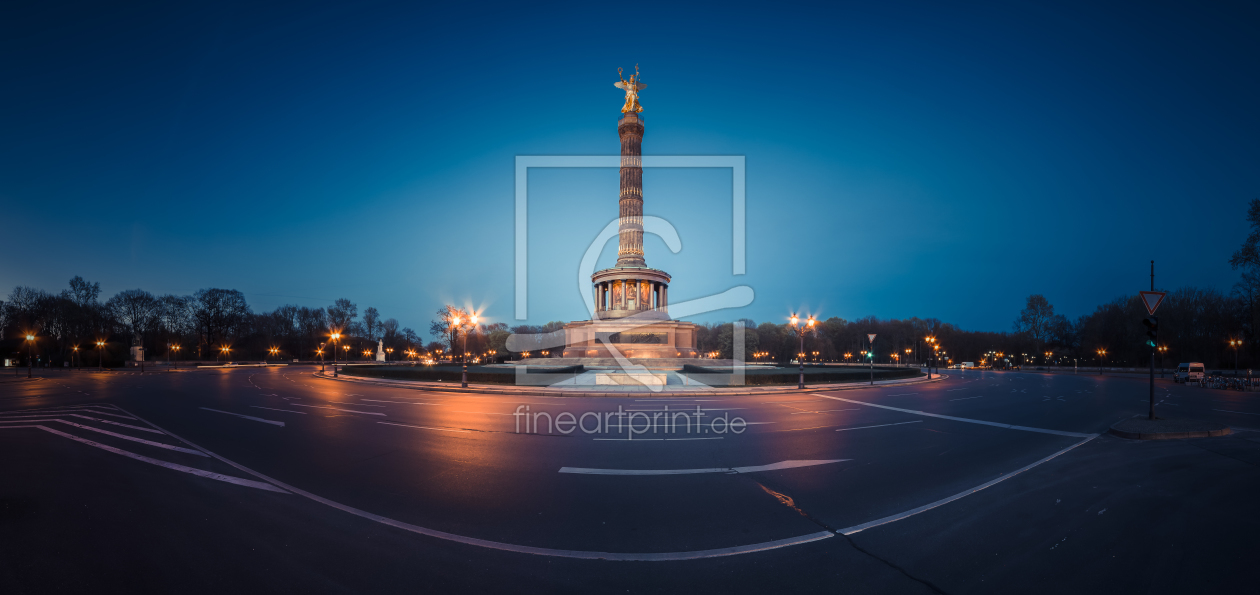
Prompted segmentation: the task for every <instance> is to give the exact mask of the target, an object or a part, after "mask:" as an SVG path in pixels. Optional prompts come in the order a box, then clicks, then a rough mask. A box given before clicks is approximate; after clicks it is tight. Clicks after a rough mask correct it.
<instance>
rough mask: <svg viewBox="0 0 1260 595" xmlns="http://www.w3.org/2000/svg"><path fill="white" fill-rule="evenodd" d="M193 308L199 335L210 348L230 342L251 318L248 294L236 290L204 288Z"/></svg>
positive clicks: (196, 295)
mask: <svg viewBox="0 0 1260 595" xmlns="http://www.w3.org/2000/svg"><path fill="white" fill-rule="evenodd" d="M192 308H193V319H194V320H195V321H196V323H197V332H198V333H199V334H200V335H201V339H202V341H203V342H204V343H205V344H206V345H209V346H213V345H215V344H216V343H228V342H230V340H231V339H232V338H234V337H235V336H236V335H237V334H239V333H240V332H241V331H243V330H244V327H245V325H246V323H247V322H248V319H249V315H250V310H249V304H248V303H247V302H246V301H245V295H244V294H242V293H241V292H239V291H237V290H235V289H200V290H198V291H197V293H194V294H193V299H192Z"/></svg>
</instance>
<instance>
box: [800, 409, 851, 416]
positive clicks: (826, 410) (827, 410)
mask: <svg viewBox="0 0 1260 595" xmlns="http://www.w3.org/2000/svg"><path fill="white" fill-rule="evenodd" d="M833 411H857V409H823V410H822V411H797V412H794V413H789V414H788V415H800V414H802V413H831V412H833Z"/></svg>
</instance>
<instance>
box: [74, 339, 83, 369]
mask: <svg viewBox="0 0 1260 595" xmlns="http://www.w3.org/2000/svg"><path fill="white" fill-rule="evenodd" d="M74 360H75V363H76V364H78V366H79V369H80V370H82V369H83V360H82V359H81V358H80V357H79V346H78V345H75V346H74Z"/></svg>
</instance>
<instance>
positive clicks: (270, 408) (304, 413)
mask: <svg viewBox="0 0 1260 595" xmlns="http://www.w3.org/2000/svg"><path fill="white" fill-rule="evenodd" d="M250 407H253V408H254V409H266V410H268V411H284V412H287V413H297V414H299V415H306V412H305V411H294V410H292V409H276V408H275V407H262V406H260V405H250Z"/></svg>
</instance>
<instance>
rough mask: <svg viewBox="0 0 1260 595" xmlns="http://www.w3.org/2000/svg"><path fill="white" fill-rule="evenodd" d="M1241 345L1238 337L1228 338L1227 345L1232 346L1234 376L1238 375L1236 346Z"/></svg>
mask: <svg viewBox="0 0 1260 595" xmlns="http://www.w3.org/2000/svg"><path fill="white" fill-rule="evenodd" d="M1239 345H1242V340H1240V339H1230V340H1229V346H1230V347H1233V348H1234V376H1237V375H1238V346H1239Z"/></svg>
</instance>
